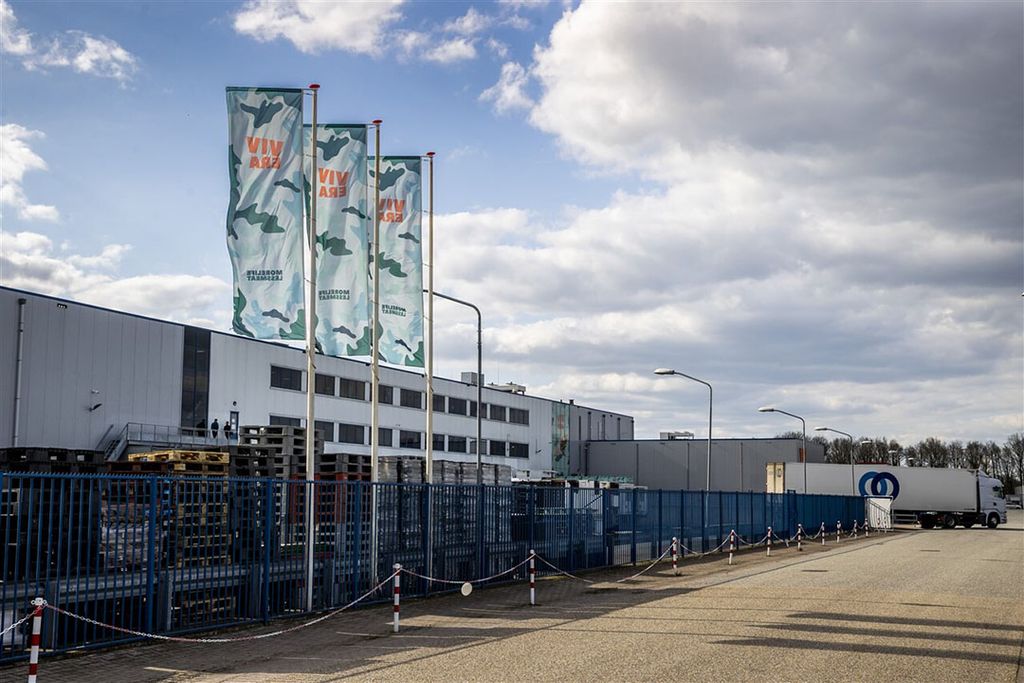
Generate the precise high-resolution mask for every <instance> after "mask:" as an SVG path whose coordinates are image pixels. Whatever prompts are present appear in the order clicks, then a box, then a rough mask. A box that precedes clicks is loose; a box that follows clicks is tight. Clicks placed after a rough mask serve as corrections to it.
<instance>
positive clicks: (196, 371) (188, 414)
mask: <svg viewBox="0 0 1024 683" xmlns="http://www.w3.org/2000/svg"><path fill="white" fill-rule="evenodd" d="M183 341H184V344H183V347H182V356H181V426H182V427H186V428H195V429H206V419H207V417H208V413H209V403H210V401H209V398H210V331H209V330H201V329H199V328H196V327H186V328H185V334H184V340H183Z"/></svg>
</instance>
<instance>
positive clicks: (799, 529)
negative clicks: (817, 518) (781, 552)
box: [796, 524, 804, 552]
mask: <svg viewBox="0 0 1024 683" xmlns="http://www.w3.org/2000/svg"><path fill="white" fill-rule="evenodd" d="M796 549H797V552H803V551H804V525H803V524H797V525H796Z"/></svg>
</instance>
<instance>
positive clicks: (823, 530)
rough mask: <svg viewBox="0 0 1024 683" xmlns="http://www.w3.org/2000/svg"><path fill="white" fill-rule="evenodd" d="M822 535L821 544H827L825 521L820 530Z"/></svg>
mask: <svg viewBox="0 0 1024 683" xmlns="http://www.w3.org/2000/svg"><path fill="white" fill-rule="evenodd" d="M818 534H820V535H821V544H822V545H825V522H822V523H821V530H820V531H819V532H818Z"/></svg>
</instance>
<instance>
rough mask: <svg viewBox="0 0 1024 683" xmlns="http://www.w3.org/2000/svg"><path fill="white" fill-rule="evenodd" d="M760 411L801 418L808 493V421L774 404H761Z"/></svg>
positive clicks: (805, 479) (805, 481)
mask: <svg viewBox="0 0 1024 683" xmlns="http://www.w3.org/2000/svg"><path fill="white" fill-rule="evenodd" d="M757 412H759V413H782V414H783V415H789V416H790V417H795V418H796V419H798V420H800V425H801V429H802V430H803V453H802V454H803V458H802V459H803V461H804V493H807V421H806V420H804V419H803V418H802V417H800V416H799V415H795V414H793V413H787V412H786V411H785V410H782V409H781V408H775V407H774V406H761V407H760V408H758V409H757Z"/></svg>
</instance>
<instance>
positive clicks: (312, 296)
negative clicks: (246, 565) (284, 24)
mask: <svg viewBox="0 0 1024 683" xmlns="http://www.w3.org/2000/svg"><path fill="white" fill-rule="evenodd" d="M309 90H310V91H311V92H312V95H313V126H312V131H311V135H310V136H309V139H310V142H311V145H310V146H311V147H312V151H311V154H312V157H311V160H312V165H313V166H312V167H313V172H312V173H311V174H310V177H309V183H310V191H309V302H308V304H307V306H306V610H307V611H310V612H312V611H313V541H314V536H315V535H316V524H315V522H314V520H313V498H314V494H315V491H314V488H313V487H314V486H315V484H314V483H313V481H314V480H315V478H316V463H315V462H314V458H315V457H316V432H315V431H314V426H315V425H316V417H315V413H314V400H315V396H316V393H315V392H314V389H315V388H316V363H315V362H314V361H315V354H316V203H317V202H316V199H317V197H316V195H317V190H316V184H317V163H316V141H317V130H316V104H317V92H318V91H319V90H320V84H319V83H310V84H309Z"/></svg>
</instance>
